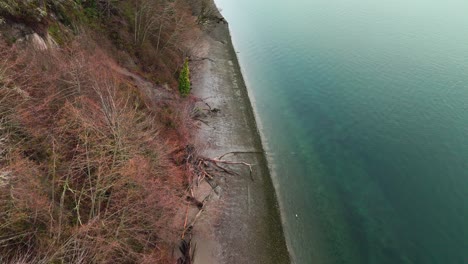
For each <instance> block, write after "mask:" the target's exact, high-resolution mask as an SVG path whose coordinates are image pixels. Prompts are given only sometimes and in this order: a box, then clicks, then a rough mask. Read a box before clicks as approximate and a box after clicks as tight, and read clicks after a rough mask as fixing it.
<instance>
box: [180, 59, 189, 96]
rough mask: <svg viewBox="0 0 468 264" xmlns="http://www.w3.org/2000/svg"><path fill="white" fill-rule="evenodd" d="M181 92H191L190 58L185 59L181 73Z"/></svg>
mask: <svg viewBox="0 0 468 264" xmlns="http://www.w3.org/2000/svg"><path fill="white" fill-rule="evenodd" d="M179 92H180V94H181V95H182V96H184V97H185V96H187V95H189V93H190V70H189V64H188V59H185V62H184V66H183V67H182V71H180V75H179Z"/></svg>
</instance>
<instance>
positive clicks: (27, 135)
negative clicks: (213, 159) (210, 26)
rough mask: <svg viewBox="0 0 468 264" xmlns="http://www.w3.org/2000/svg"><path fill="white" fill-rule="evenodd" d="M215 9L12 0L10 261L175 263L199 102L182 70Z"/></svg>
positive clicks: (2, 178)
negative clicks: (182, 82) (184, 88)
mask: <svg viewBox="0 0 468 264" xmlns="http://www.w3.org/2000/svg"><path fill="white" fill-rule="evenodd" d="M210 16H212V8H211V7H209V3H207V1H197V0H191V1H189V0H128V1H123V0H122V1H120V0H29V1H17V0H1V1H0V263H174V261H177V260H176V259H175V257H174V253H173V251H174V248H178V245H179V244H180V237H181V233H182V232H183V228H184V224H183V214H182V217H180V212H179V211H180V208H184V207H183V204H184V203H186V199H185V197H186V191H187V186H188V185H189V184H190V183H189V176H188V174H190V171H188V169H187V166H186V154H185V152H186V150H187V149H190V148H189V147H186V146H189V145H190V143H191V140H192V136H191V134H190V133H189V131H190V130H191V128H192V126H193V123H192V122H191V120H192V118H193V115H194V109H193V106H192V101H193V100H196V99H194V98H193V97H190V96H189V97H185V96H182V95H181V94H180V93H179V86H180V85H179V81H178V80H179V79H183V80H185V82H187V83H186V84H185V85H186V86H187V85H188V86H190V84H189V81H187V78H188V76H183V77H180V74H181V72H182V73H183V74H185V75H188V67H189V66H188V62H187V63H184V62H185V61H186V58H190V57H191V54H192V53H193V51H194V49H196V47H195V40H196V39H197V38H199V37H200V36H201V32H202V31H203V26H204V24H205V23H206V22H207V21H208V20H209V19H210ZM184 65H185V66H184ZM188 92H189V91H184V94H183V95H186V93H188ZM179 262H180V263H189V262H190V259H189V257H187V258H185V259H184V258H183V257H182V258H180V259H179Z"/></svg>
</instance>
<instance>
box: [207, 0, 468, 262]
mask: <svg viewBox="0 0 468 264" xmlns="http://www.w3.org/2000/svg"><path fill="white" fill-rule="evenodd" d="M216 3H217V5H218V7H219V8H220V9H222V14H223V15H224V16H225V18H226V20H227V21H228V22H229V24H230V29H231V35H232V37H233V42H234V46H235V47H236V50H237V51H238V52H239V53H238V57H239V60H240V64H241V67H242V69H243V73H244V78H245V79H246V82H247V85H248V89H249V93H250V95H251V100H252V101H253V102H254V108H255V111H256V113H257V119H258V120H257V121H258V122H259V126H260V129H261V132H262V135H263V141H264V143H265V146H264V147H265V149H266V151H267V155H268V158H269V162H270V167H271V170H272V174H273V181H274V183H275V187H276V191H277V194H278V198H279V201H280V204H281V209H282V217H283V222H284V223H283V224H284V230H285V233H286V239H287V242H288V246H289V249H290V251H291V254H292V257H293V261H294V262H295V263H379V264H380V263H382V264H384V263H392V264H393V263H422V264H431V263H447V264H452V263H453V264H458V263H460V264H462V263H467V262H468V251H467V250H466V249H467V248H468V34H467V32H468V15H467V12H466V10H468V3H467V2H464V1H460V0H446V1H442V0H436V1H432V2H428V1H421V0H415V1H410V2H408V1H403V0H396V1H390V0H378V1H370V0H351V1H338V0H332V1H325V0H314V1H305V0H291V1H278V0H273V1H266V0H255V1H253V0H236V1H234V0H216Z"/></svg>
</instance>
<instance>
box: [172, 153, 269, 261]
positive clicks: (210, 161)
mask: <svg viewBox="0 0 468 264" xmlns="http://www.w3.org/2000/svg"><path fill="white" fill-rule="evenodd" d="M182 151H185V159H184V162H183V164H185V166H186V168H187V171H188V172H189V175H190V178H189V187H188V190H187V192H188V193H189V194H188V195H187V196H186V200H187V202H188V203H187V208H186V212H185V221H184V227H183V231H182V235H181V239H182V242H181V243H182V244H181V246H180V247H179V249H180V251H181V253H182V254H183V257H182V258H179V260H178V263H192V261H193V258H194V256H193V255H194V250H192V249H191V232H192V229H193V227H194V225H195V223H196V222H197V220H198V219H199V218H200V216H201V215H202V213H203V212H205V210H206V209H205V206H206V203H207V201H208V200H209V197H211V195H212V194H213V192H215V193H217V192H216V190H215V188H216V187H215V186H213V184H212V183H213V182H214V181H213V180H214V179H215V177H216V176H217V175H218V174H219V173H226V174H229V175H239V173H238V172H236V171H234V170H231V169H229V168H226V167H223V166H221V165H222V164H225V165H242V166H245V167H248V168H249V174H250V178H251V180H252V181H254V178H253V175H252V172H253V169H252V167H253V166H254V164H250V163H247V162H243V161H228V160H223V158H224V157H226V156H227V155H234V154H259V153H262V152H261V151H231V152H227V153H224V154H223V155H221V156H219V157H217V158H206V157H202V156H199V155H197V153H196V151H195V147H194V146H192V145H187V146H185V147H184V148H180V149H176V150H175V151H173V154H178V153H180V152H182ZM204 180H205V181H207V182H208V184H209V185H210V187H211V192H210V194H209V195H207V196H206V197H205V198H204V199H203V200H202V201H199V200H198V199H196V198H195V196H194V194H193V187H194V186H193V185H194V184H196V185H197V186H198V185H199V184H200V182H202V181H204ZM190 205H193V206H196V207H197V208H198V210H199V211H198V212H197V214H196V215H195V217H194V218H193V219H192V220H191V221H190V223H189V206H190Z"/></svg>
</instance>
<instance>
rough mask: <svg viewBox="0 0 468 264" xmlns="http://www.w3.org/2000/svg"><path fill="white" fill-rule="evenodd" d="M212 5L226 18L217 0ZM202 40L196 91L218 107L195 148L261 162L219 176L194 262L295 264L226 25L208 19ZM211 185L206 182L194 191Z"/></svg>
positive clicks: (196, 67) (198, 228) (202, 126)
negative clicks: (231, 153) (232, 153)
mask: <svg viewBox="0 0 468 264" xmlns="http://www.w3.org/2000/svg"><path fill="white" fill-rule="evenodd" d="M210 4H211V5H212V6H213V8H214V9H215V10H216V15H217V16H218V18H222V16H221V14H220V13H219V11H218V9H217V7H216V5H215V3H214V1H212V0H210ZM199 42H200V43H197V44H199V45H197V47H201V48H200V49H199V50H197V52H196V53H198V54H197V55H198V56H199V57H203V58H208V59H207V60H202V61H199V62H193V64H194V65H193V66H192V67H193V68H194V70H193V73H194V74H193V88H192V92H193V94H194V95H195V96H196V97H198V98H203V99H204V103H206V104H208V105H209V106H210V108H213V109H219V112H217V113H212V112H210V113H209V114H208V115H207V116H206V117H205V121H206V122H203V123H200V124H199V126H200V128H199V129H198V130H197V131H196V132H195V134H196V138H197V141H198V142H207V144H203V145H201V146H197V147H198V148H199V149H201V154H203V155H204V156H207V157H216V156H220V155H223V154H225V153H227V152H231V151H239V152H244V153H238V154H235V155H230V156H229V157H227V158H226V159H227V160H230V161H234V162H247V163H250V164H255V166H253V172H252V175H251V178H249V171H248V169H247V168H242V167H239V166H231V168H232V169H235V170H236V172H239V174H238V175H222V176H220V177H217V178H219V179H217V181H216V183H215V184H216V186H215V187H216V188H217V190H218V192H216V194H215V195H214V197H213V198H214V199H213V198H210V202H209V205H208V206H207V208H206V210H207V213H206V214H203V216H202V217H200V220H199V223H198V224H197V225H196V226H195V227H194V230H193V234H194V237H193V241H194V242H195V243H196V244H197V246H196V247H197V249H196V251H197V252H196V253H195V259H194V263H290V262H291V260H290V255H289V252H288V249H287V246H286V239H285V235H284V231H283V221H282V217H281V215H280V209H279V201H278V199H277V195H276V191H275V188H274V184H273V179H272V177H271V174H270V168H269V167H268V160H267V157H266V153H265V151H264V146H263V144H262V140H261V136H260V130H259V128H258V124H257V122H256V119H255V111H254V108H253V105H252V102H251V100H250V97H249V94H248V90H247V87H246V84H245V80H244V78H243V75H242V70H241V67H240V64H239V62H238V58H237V54H236V51H235V49H234V46H233V43H232V39H231V35H230V31H229V27H228V24H227V23H226V22H225V21H224V19H221V20H220V21H218V22H210V24H209V25H208V26H207V30H205V32H204V33H203V37H202V38H201V39H200V40H199ZM199 107H202V104H200V105H199ZM210 188H211V187H209V188H207V187H203V186H202V185H201V186H200V188H199V189H200V190H197V194H195V195H196V196H197V195H200V194H198V193H199V192H205V193H206V192H207V191H206V190H208V189H210ZM216 188H215V190H216Z"/></svg>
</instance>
